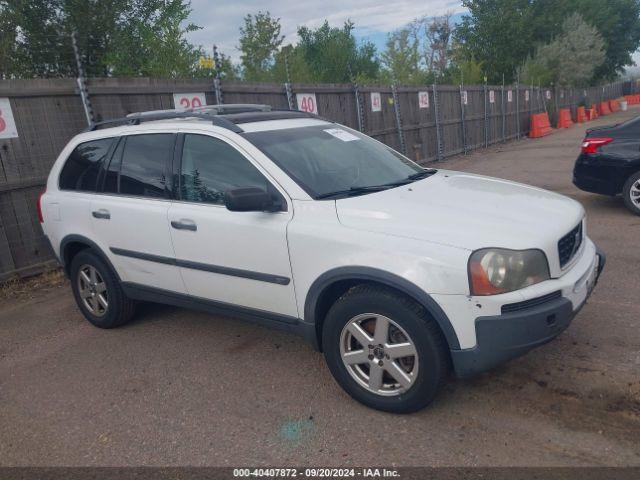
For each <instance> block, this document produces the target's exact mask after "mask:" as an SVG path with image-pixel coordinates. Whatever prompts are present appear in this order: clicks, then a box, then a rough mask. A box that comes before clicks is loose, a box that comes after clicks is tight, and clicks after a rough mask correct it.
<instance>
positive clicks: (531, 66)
mask: <svg viewBox="0 0 640 480" xmlns="http://www.w3.org/2000/svg"><path fill="white" fill-rule="evenodd" d="M604 60H605V51H604V41H603V40H602V37H601V36H600V34H599V33H598V31H597V30H596V29H595V28H594V27H592V26H591V25H589V24H587V23H586V22H585V21H584V20H583V18H582V16H581V15H580V14H578V13H574V14H572V15H571V16H570V17H568V18H567V19H566V20H565V21H564V23H563V26H562V33H561V34H560V35H558V36H557V37H556V38H555V39H554V40H552V41H551V42H550V43H548V44H546V45H542V46H541V47H539V48H538V49H537V50H536V52H535V55H534V56H533V57H530V58H529V59H527V61H526V62H525V63H524V65H523V67H522V69H521V74H520V78H521V79H522V80H523V81H524V82H525V83H532V84H533V83H542V84H546V85H549V84H553V85H557V86H560V87H581V86H586V85H588V84H589V82H590V81H591V79H592V78H593V75H594V72H595V71H596V69H598V68H599V67H600V66H601V65H602V63H603V62H604Z"/></svg>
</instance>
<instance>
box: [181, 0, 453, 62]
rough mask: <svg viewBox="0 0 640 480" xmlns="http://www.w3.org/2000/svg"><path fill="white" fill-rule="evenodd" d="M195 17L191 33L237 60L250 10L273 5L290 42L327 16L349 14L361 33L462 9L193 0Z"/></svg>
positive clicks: (363, 1) (306, 0) (346, 0)
mask: <svg viewBox="0 0 640 480" xmlns="http://www.w3.org/2000/svg"><path fill="white" fill-rule="evenodd" d="M191 8H192V9H193V12H192V14H191V17H190V19H189V20H190V21H192V22H193V23H195V24H196V25H199V26H201V27H203V28H202V30H198V31H197V32H193V33H191V34H190V35H189V40H190V41H191V42H193V43H195V44H196V45H203V46H204V47H205V48H207V49H211V48H212V45H213V44H214V43H215V44H216V45H218V47H219V49H220V50H221V51H222V52H223V53H225V54H226V55H229V56H231V57H232V58H233V59H234V60H238V58H239V52H238V50H237V48H236V47H237V46H238V36H239V28H240V26H241V25H242V19H243V17H244V16H245V15H246V14H248V13H257V12H258V11H267V10H268V11H269V12H270V13H271V15H272V16H274V17H279V18H280V22H281V25H282V34H283V35H285V42H294V43H295V41H296V40H297V37H296V30H297V28H298V26H301V25H305V26H308V27H317V26H319V25H321V24H322V23H323V22H324V20H325V19H326V20H328V21H329V23H330V24H331V25H332V26H341V25H342V24H343V23H344V22H345V21H346V20H347V19H351V21H353V22H354V23H355V26H356V29H357V33H358V35H359V36H361V37H362V36H367V35H374V34H377V33H381V32H382V33H387V32H390V31H392V30H395V29H397V28H399V27H401V26H403V25H405V24H407V23H409V22H410V21H411V20H413V19H414V18H416V17H421V16H423V15H428V16H433V15H441V14H443V13H445V12H453V13H457V12H460V11H463V10H464V9H463V7H462V3H461V2H460V1H457V0H455V1H454V0H427V1H424V0H422V1H415V0H390V1H388V2H381V1H380V0H325V1H318V0H297V1H296V0H262V1H260V0H248V1H236V2H230V1H227V2H221V3H219V2H213V1H209V0H191Z"/></svg>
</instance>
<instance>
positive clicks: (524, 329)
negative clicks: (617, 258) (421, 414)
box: [451, 249, 606, 377]
mask: <svg viewBox="0 0 640 480" xmlns="http://www.w3.org/2000/svg"><path fill="white" fill-rule="evenodd" d="M596 257H597V259H598V264H597V265H596V266H595V267H594V268H595V272H594V275H593V281H592V282H591V283H590V284H589V283H588V282H589V278H587V279H586V280H585V288H586V289H587V292H586V295H585V298H584V300H583V301H582V303H581V304H580V305H578V307H577V308H574V306H573V303H572V302H571V300H569V299H568V298H566V297H563V296H560V297H557V298H552V299H550V300H548V301H545V302H543V303H541V304H538V305H535V306H532V307H529V308H524V309H522V310H518V311H516V312H511V313H506V314H502V315H496V316H484V317H478V318H476V321H475V329H476V341H477V343H476V346H475V347H474V348H470V349H466V350H451V356H452V360H453V366H454V370H455V372H456V375H457V376H459V377H470V376H473V375H475V374H478V373H481V372H484V371H486V370H489V369H491V368H493V367H495V366H497V365H500V364H501V363H504V362H506V361H507V360H511V359H513V358H516V357H519V356H521V355H523V354H525V353H526V352H528V351H529V350H531V349H533V348H535V347H538V346H540V345H543V344H545V343H547V342H549V341H551V340H553V339H554V338H555V337H557V336H558V335H559V334H560V333H562V332H563V331H564V330H565V329H566V328H567V327H568V326H569V324H570V323H571V320H573V318H574V317H575V316H576V315H577V313H578V312H579V311H580V309H581V308H582V307H583V306H584V304H585V303H586V301H587V298H588V297H589V295H590V294H591V292H592V291H593V288H594V287H595V284H596V283H597V281H598V278H599V277H600V274H601V273H602V270H603V268H604V264H605V262H606V256H605V254H604V252H602V251H601V250H600V249H596Z"/></svg>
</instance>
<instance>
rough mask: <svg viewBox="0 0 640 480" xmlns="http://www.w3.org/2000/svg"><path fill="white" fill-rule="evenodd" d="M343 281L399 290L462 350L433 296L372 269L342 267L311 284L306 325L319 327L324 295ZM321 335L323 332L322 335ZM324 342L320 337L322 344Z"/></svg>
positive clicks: (413, 285) (393, 276)
mask: <svg viewBox="0 0 640 480" xmlns="http://www.w3.org/2000/svg"><path fill="white" fill-rule="evenodd" d="M341 280H362V281H370V282H376V283H380V284H383V285H386V286H388V287H391V288H393V289H395V290H399V291H401V292H403V293H404V294H406V295H408V296H409V297H411V298H412V299H413V300H415V301H416V302H418V303H419V304H420V305H422V306H423V307H424V308H425V309H426V310H427V312H429V314H430V315H431V316H432V317H433V319H434V320H435V321H436V322H437V323H438V325H439V326H440V330H442V333H443V334H444V336H445V339H446V340H447V344H448V345H449V348H450V349H451V350H460V342H459V341H458V336H457V335H456V332H455V330H454V328H453V325H451V322H450V321H449V318H448V317H447V315H446V314H445V313H444V311H443V310H442V308H441V307H440V305H438V303H437V302H436V301H435V300H434V299H433V298H431V296H430V295H429V294H428V293H427V292H425V291H424V290H422V289H421V288H420V287H418V286H417V285H415V284H414V283H412V282H410V281H408V280H406V279H404V278H402V277H399V276H398V275H394V274H393V273H389V272H387V271H384V270H379V269H377V268H372V267H338V268H334V269H332V270H329V271H327V272H325V273H323V274H322V275H320V276H319V277H318V278H317V279H316V280H315V281H314V282H313V284H311V287H310V288H309V291H308V292H307V296H306V299H305V303H304V321H305V323H311V324H313V325H315V326H316V329H317V328H318V327H319V323H318V319H316V318H315V312H316V307H317V304H318V301H319V299H320V297H321V295H322V293H323V292H324V291H325V290H326V288H328V287H329V286H330V285H332V284H333V283H335V282H339V281H341ZM318 333H319V332H318ZM319 340H320V338H319V337H318V343H320V342H319Z"/></svg>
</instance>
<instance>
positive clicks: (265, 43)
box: [239, 12, 284, 81]
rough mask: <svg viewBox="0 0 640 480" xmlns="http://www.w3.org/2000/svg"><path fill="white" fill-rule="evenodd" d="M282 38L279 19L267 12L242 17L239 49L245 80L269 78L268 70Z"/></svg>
mask: <svg viewBox="0 0 640 480" xmlns="http://www.w3.org/2000/svg"><path fill="white" fill-rule="evenodd" d="M283 40H284V36H281V35H280V19H279V18H273V17H272V16H271V14H270V13H269V12H258V13H257V14H255V15H251V14H249V15H247V16H245V17H244V25H243V26H242V27H240V47H239V49H240V51H241V52H242V55H241V56H240V58H241V60H242V67H243V69H244V78H245V79H246V80H249V81H265V80H269V70H270V68H271V67H272V66H273V63H274V61H275V55H276V53H277V51H278V49H279V48H280V45H282V42H283Z"/></svg>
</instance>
